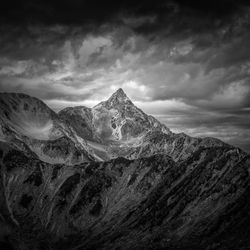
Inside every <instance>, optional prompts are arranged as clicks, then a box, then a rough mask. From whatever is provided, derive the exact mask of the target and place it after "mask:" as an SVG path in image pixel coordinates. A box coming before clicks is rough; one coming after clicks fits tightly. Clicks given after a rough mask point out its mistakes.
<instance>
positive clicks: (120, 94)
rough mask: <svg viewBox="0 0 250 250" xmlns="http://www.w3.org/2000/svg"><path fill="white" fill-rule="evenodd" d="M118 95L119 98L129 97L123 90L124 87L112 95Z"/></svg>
mask: <svg viewBox="0 0 250 250" xmlns="http://www.w3.org/2000/svg"><path fill="white" fill-rule="evenodd" d="M112 97H113V98H114V97H117V98H123V99H128V97H127V95H126V93H125V92H124V91H123V89H122V88H119V89H117V90H116V92H114V93H113V94H112V96H111V98H112Z"/></svg>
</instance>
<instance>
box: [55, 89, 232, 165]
mask: <svg viewBox="0 0 250 250" xmlns="http://www.w3.org/2000/svg"><path fill="white" fill-rule="evenodd" d="M59 115H60V117H62V118H63V119H64V120H65V121H66V122H67V123H69V124H70V125H71V126H72V127H73V128H74V129H75V131H78V136H80V137H82V138H83V139H86V140H87V141H88V144H89V146H90V147H91V148H92V150H93V151H94V152H95V154H96V155H98V157H99V160H108V159H112V158H116V157H119V156H122V157H125V158H127V159H138V158H140V157H148V156H150V155H154V154H167V155H169V156H171V157H172V158H173V159H174V160H175V161H177V160H179V159H184V158H187V157H189V156H190V155H191V154H192V153H193V152H195V151H196V150H198V149H199V148H202V147H207V148H209V147H213V146H216V147H220V146H225V147H230V146H229V145H226V144H225V143H223V142H222V141H220V140H218V139H215V138H202V139H201V138H193V137H190V136H188V135H186V134H184V133H181V134H174V133H172V132H171V131H170V130H169V129H168V128H167V127H166V126H165V125H163V124H161V123H160V122H159V121H157V120H156V119H155V118H154V117H152V116H149V115H147V114H145V113H144V112H143V111H142V110H140V109H139V108H137V107H136V106H135V105H134V104H133V103H132V102H131V100H130V99H129V98H128V97H127V95H126V94H125V93H124V91H123V90H122V89H118V90H117V91H116V92H115V93H114V94H113V95H112V96H111V97H110V98H109V99H108V100H107V101H104V102H101V103H100V104H98V105H96V106H95V107H94V108H92V109H89V108H86V107H73V108H66V109H64V110H62V111H61V112H60V113H59Z"/></svg>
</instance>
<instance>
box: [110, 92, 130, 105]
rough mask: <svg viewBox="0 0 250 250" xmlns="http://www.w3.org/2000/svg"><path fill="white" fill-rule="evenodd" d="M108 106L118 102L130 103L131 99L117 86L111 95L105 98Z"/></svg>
mask: <svg viewBox="0 0 250 250" xmlns="http://www.w3.org/2000/svg"><path fill="white" fill-rule="evenodd" d="M107 103H108V105H109V106H116V105H119V104H132V102H131V100H130V99H129V98H128V97H127V95H126V94H125V92H124V91H123V89H122V88H119V89H118V90H117V91H116V92H114V93H113V94H112V96H111V97H110V98H109V99H108V100H107Z"/></svg>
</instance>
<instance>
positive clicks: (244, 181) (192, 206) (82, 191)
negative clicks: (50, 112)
mask: <svg viewBox="0 0 250 250" xmlns="http://www.w3.org/2000/svg"><path fill="white" fill-rule="evenodd" d="M0 156H1V160H0V162H1V167H0V170H1V175H0V176H1V177H0V199H1V200H0V212H1V214H0V221H1V225H0V228H1V230H0V233H1V239H0V241H1V242H2V243H1V244H5V247H6V246H7V245H8V244H9V247H11V245H10V244H12V246H15V249H247V246H249V244H250V237H249V233H250V176H249V169H250V157H249V156H248V155H247V154H245V153H244V152H242V151H240V150H239V149H235V148H232V147H228V146H226V145H222V146H219V147H214V146H213V147H206V148H205V147H204V148H199V150H197V151H195V153H193V154H192V156H190V157H188V158H187V159H185V160H180V161H177V162H174V161H173V160H172V159H171V158H170V157H168V156H166V155H154V156H151V157H149V158H142V159H137V160H127V159H124V158H118V159H114V160H111V161H108V162H100V163H99V162H93V163H82V164H79V165H75V166H66V165H62V164H56V165H51V164H48V163H44V162H41V161H40V160H37V159H32V158H31V157H27V156H25V155H24V153H22V152H20V151H18V150H16V149H13V148H11V147H9V146H8V145H7V144H5V143H1V150H0ZM13 249H14V248H13Z"/></svg>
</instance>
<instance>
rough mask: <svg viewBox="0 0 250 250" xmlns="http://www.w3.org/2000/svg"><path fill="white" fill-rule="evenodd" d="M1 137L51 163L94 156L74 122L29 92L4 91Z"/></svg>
mask: <svg viewBox="0 0 250 250" xmlns="http://www.w3.org/2000/svg"><path fill="white" fill-rule="evenodd" d="M0 140H1V141H6V142H9V143H11V144H13V145H15V146H16V147H18V148H19V149H22V150H24V151H25V152H30V154H33V155H36V156H37V157H38V158H39V159H41V160H43V161H46V162H50V163H60V162H61V163H67V164H74V163H77V162H82V161H90V160H93V159H94V157H93V156H91V150H90V149H88V146H87V144H86V142H85V141H84V140H83V139H82V138H77V136H76V134H75V132H74V130H73V129H72V128H71V127H70V126H67V125H66V124H65V123H64V122H63V121H62V120H61V119H60V118H59V117H58V115H57V114H56V113H55V112H54V111H52V110H51V109H50V108H49V107H48V106H47V105H46V104H44V103H43V102H42V101H40V100H38V99H37V98H34V97H30V96H28V95H25V94H15V93H1V94H0Z"/></svg>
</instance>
